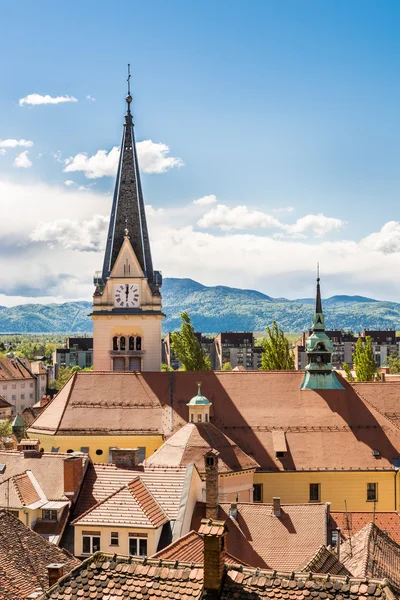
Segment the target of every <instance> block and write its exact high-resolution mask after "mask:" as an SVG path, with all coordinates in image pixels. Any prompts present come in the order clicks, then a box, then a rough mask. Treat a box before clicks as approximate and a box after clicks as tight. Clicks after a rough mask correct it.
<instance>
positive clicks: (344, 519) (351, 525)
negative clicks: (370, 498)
mask: <svg viewBox="0 0 400 600" xmlns="http://www.w3.org/2000/svg"><path fill="white" fill-rule="evenodd" d="M372 522H374V523H375V525H376V526H377V527H379V529H382V531H387V533H388V535H389V536H390V537H391V538H392V540H394V541H395V542H397V543H398V544H400V515H399V513H398V512H375V513H373V512H348V513H345V512H337V511H332V512H331V515H330V522H329V528H330V529H331V530H332V529H338V528H339V529H340V531H341V536H342V538H343V539H347V538H349V537H351V536H352V535H354V534H355V533H357V532H358V531H360V529H363V527H365V525H367V524H368V523H372Z"/></svg>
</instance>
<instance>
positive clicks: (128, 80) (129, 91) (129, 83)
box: [127, 63, 131, 96]
mask: <svg viewBox="0 0 400 600" xmlns="http://www.w3.org/2000/svg"><path fill="white" fill-rule="evenodd" d="M127 82H128V96H130V95H131V63H128V79H127Z"/></svg>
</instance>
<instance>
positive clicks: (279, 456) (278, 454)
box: [275, 450, 285, 458]
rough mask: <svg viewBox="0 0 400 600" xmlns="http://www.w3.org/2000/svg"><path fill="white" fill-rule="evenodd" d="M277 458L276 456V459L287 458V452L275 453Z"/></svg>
mask: <svg viewBox="0 0 400 600" xmlns="http://www.w3.org/2000/svg"><path fill="white" fill-rule="evenodd" d="M275 456H276V458H285V452H282V451H281V450H280V451H278V452H275Z"/></svg>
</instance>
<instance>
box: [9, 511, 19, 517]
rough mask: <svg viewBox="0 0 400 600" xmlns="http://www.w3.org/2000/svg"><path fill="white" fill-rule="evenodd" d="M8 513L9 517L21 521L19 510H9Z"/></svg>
mask: <svg viewBox="0 0 400 600" xmlns="http://www.w3.org/2000/svg"><path fill="white" fill-rule="evenodd" d="M7 512H8V514H9V515H12V516H13V517H15V518H16V519H19V512H18V511H17V510H8V511H7Z"/></svg>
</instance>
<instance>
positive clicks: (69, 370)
mask: <svg viewBox="0 0 400 600" xmlns="http://www.w3.org/2000/svg"><path fill="white" fill-rule="evenodd" d="M77 371H82V369H81V368H80V367H78V366H75V367H60V369H59V371H58V379H57V380H55V382H54V383H55V388H56V389H57V390H61V388H63V387H64V385H65V384H66V383H67V381H68V379H69V378H70V377H71V375H73V373H76V372H77ZM54 383H53V380H50V387H51V388H52V389H54V388H53V385H54Z"/></svg>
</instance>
